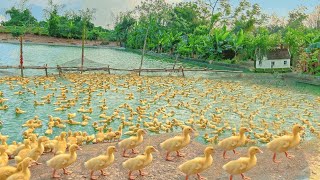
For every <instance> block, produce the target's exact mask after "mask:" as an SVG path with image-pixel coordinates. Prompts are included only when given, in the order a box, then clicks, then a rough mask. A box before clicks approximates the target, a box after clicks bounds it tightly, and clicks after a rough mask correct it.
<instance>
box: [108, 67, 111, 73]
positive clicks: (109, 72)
mask: <svg viewBox="0 0 320 180" xmlns="http://www.w3.org/2000/svg"><path fill="white" fill-rule="evenodd" d="M108 73H109V74H111V73H110V66H109V65H108Z"/></svg>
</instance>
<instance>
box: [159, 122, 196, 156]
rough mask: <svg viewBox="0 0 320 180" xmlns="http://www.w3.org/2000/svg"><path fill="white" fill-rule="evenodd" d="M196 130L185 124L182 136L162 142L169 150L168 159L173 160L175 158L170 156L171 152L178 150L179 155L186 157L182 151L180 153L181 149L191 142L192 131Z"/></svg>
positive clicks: (163, 147)
mask: <svg viewBox="0 0 320 180" xmlns="http://www.w3.org/2000/svg"><path fill="white" fill-rule="evenodd" d="M192 132H194V130H193V129H192V128H191V127H189V126H185V127H184V128H183V134H182V135H181V136H175V137H173V138H170V139H167V140H165V141H164V142H162V143H161V144H160V146H161V148H162V149H164V150H166V151H167V156H166V160H167V161H171V160H173V158H170V157H169V155H170V152H173V151H176V152H177V156H178V157H184V155H183V154H182V153H180V151H179V150H180V149H182V148H184V147H185V146H187V145H188V144H189V143H190V133H192Z"/></svg>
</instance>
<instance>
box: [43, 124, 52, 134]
mask: <svg viewBox="0 0 320 180" xmlns="http://www.w3.org/2000/svg"><path fill="white" fill-rule="evenodd" d="M52 132H53V130H52V126H49V127H48V129H47V130H46V132H45V133H44V134H46V135H50V134H52Z"/></svg>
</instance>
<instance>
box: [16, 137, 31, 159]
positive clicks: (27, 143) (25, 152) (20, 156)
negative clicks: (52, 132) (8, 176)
mask: <svg viewBox="0 0 320 180" xmlns="http://www.w3.org/2000/svg"><path fill="white" fill-rule="evenodd" d="M30 151H31V145H30V140H29V139H25V140H24V146H23V149H21V150H20V151H19V153H18V155H17V156H15V160H16V162H17V164H18V163H20V162H21V160H23V159H25V158H26V157H27V155H28V153H29V152H30Z"/></svg>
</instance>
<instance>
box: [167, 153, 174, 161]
mask: <svg viewBox="0 0 320 180" xmlns="http://www.w3.org/2000/svg"><path fill="white" fill-rule="evenodd" d="M169 155H170V152H167V156H166V161H172V160H173V158H172V157H170V156H169Z"/></svg>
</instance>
